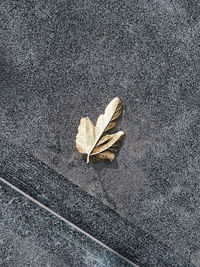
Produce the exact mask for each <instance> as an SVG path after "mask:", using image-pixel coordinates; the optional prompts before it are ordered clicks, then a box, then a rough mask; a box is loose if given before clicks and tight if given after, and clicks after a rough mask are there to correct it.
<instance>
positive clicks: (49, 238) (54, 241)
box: [0, 182, 132, 267]
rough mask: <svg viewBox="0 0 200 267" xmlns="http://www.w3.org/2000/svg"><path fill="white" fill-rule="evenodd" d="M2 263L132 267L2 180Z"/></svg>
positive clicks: (0, 225)
mask: <svg viewBox="0 0 200 267" xmlns="http://www.w3.org/2000/svg"><path fill="white" fill-rule="evenodd" d="M0 206H1V209H0V211H1V212H0V219H1V220H0V266H2V267H7V266H13V267H15V266H16V267H24V266H30V267H38V266H39V267H40V266H48V267H50V266H52V267H64V266H66V267H73V266H74V267H77V266H85V267H107V266H111V267H121V266H124V267H131V266H132V265H130V264H128V263H126V262H125V261H124V260H122V259H121V258H119V257H118V256H116V255H115V254H113V253H111V252H110V251H108V250H106V249H105V248H103V247H101V246H100V245H99V244H97V243H96V242H95V241H93V240H92V239H90V238H88V237H87V236H85V235H83V234H82V233H80V232H79V231H78V230H76V229H75V228H73V227H72V226H70V225H68V224H66V223H64V222H62V221H61V220H60V219H58V218H57V217H56V216H53V215H51V214H49V213H48V212H47V211H45V210H44V209H42V208H40V207H38V206H37V205H36V204H35V203H33V202H31V201H30V200H28V199H27V198H25V197H23V196H21V195H20V194H19V193H16V191H14V190H13V189H10V188H9V187H8V186H7V185H4V184H3V183H2V182H0Z"/></svg>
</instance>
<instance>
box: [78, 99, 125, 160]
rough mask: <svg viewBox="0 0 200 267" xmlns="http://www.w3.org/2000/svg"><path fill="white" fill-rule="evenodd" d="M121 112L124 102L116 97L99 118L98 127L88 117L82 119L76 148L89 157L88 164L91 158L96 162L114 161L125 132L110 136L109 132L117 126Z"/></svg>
mask: <svg viewBox="0 0 200 267" xmlns="http://www.w3.org/2000/svg"><path fill="white" fill-rule="evenodd" d="M121 111H122V102H121V100H120V99H119V98H118V97H115V98H114V99H113V100H112V101H111V102H110V103H109V104H108V106H107V107H106V109H105V112H104V114H102V115H100V116H99V117H98V119H97V123H96V126H94V125H93V123H92V122H91V120H90V119H89V118H88V117H86V118H82V119H81V121H80V125H79V127H78V134H77V136H76V147H77V149H78V151H79V152H80V153H82V154H85V155H87V163H88V162H89V159H90V158H91V159H92V160H93V161H94V162H99V161H102V160H106V159H108V160H110V161H112V160H113V159H114V157H115V155H114V153H113V152H115V151H116V150H117V148H118V146H119V144H120V142H121V140H122V139H123V137H124V132H123V131H119V132H117V133H114V134H108V132H109V131H111V130H113V129H114V128H115V126H116V125H117V119H118V117H119V116H120V114H121Z"/></svg>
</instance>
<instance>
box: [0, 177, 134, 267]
mask: <svg viewBox="0 0 200 267" xmlns="http://www.w3.org/2000/svg"><path fill="white" fill-rule="evenodd" d="M0 181H1V182H2V183H4V184H6V185H8V186H9V187H11V188H12V189H14V190H15V191H17V192H19V193H20V194H21V195H23V196H24V197H26V198H28V199H29V200H31V201H32V202H34V203H35V204H37V205H38V206H40V207H41V208H43V209H45V210H46V211H48V212H50V213H51V214H53V215H54V216H56V217H57V218H59V219H60V220H62V221H63V222H65V223H67V224H69V225H70V226H72V227H73V228H75V229H76V230H77V231H79V232H81V233H82V234H84V235H86V236H87V237H89V238H90V239H92V240H93V241H95V242H96V243H98V244H100V245H101V246H102V247H104V248H106V249H107V250H109V251H110V252H112V253H113V254H115V255H117V256H118V257H120V258H121V259H123V260H124V261H126V262H128V263H129V264H131V265H133V266H134V267H139V266H138V265H136V264H135V263H133V262H132V261H130V260H129V259H127V258H125V257H124V256H122V255H121V254H119V253H118V252H116V251H115V250H113V249H112V248H110V247H108V246H107V245H105V244H104V243H102V242H101V241H99V240H98V239H96V238H95V237H93V236H92V235H90V234H88V233H87V232H85V231H84V230H82V229H81V228H79V227H78V226H76V225H75V224H73V223H72V222H70V221H68V220H67V219H65V218H64V217H62V216H61V215H59V214H58V213H56V212H55V211H53V210H51V209H50V208H48V207H47V206H45V205H43V204H42V203H41V202H39V201H37V200H36V199H34V198H33V197H31V196H29V195H28V194H26V193H25V192H24V191H22V190H20V189H19V188H18V187H16V186H14V185H13V184H11V183H9V182H8V181H6V180H5V179H3V178H2V177H0Z"/></svg>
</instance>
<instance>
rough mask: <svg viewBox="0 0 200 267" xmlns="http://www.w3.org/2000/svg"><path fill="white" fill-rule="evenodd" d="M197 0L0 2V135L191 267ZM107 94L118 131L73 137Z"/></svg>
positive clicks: (198, 191) (196, 229)
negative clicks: (116, 136) (80, 149)
mask: <svg viewBox="0 0 200 267" xmlns="http://www.w3.org/2000/svg"><path fill="white" fill-rule="evenodd" d="M199 5H200V4H199V1H197V0H193V1H187V0H182V1H181V0H180V1H179V0H178V1H174V0H172V1H170V0H162V1H157V0H153V1H151V2H149V1H147V0H141V1H136V0H135V1H97V0H94V1H89V0H88V1H87V0H86V1H69V0H67V1H61V0H60V1H59V0H53V1H30V2H26V1H23V0H20V1H11V0H7V1H1V2H0V17H1V27H0V60H1V64H0V66H1V67H0V68H1V70H0V76H1V90H0V101H1V106H0V116H1V117H0V134H1V135H2V136H4V137H6V138H7V139H8V140H10V141H12V142H14V143H16V144H18V145H20V146H23V147H24V148H25V149H27V150H28V151H31V152H32V153H33V154H34V155H35V156H37V157H38V158H39V159H40V160H42V161H43V162H45V163H47V164H48V165H49V166H51V167H52V168H54V169H55V170H56V171H58V172H59V173H61V174H63V175H64V176H65V177H66V178H68V179H70V180H71V181H72V182H73V183H75V184H77V185H79V186H80V187H81V188H83V189H84V190H85V191H87V192H89V193H90V194H91V195H93V196H95V197H96V198H98V199H100V200H101V201H103V202H104V203H106V204H107V205H109V206H110V207H112V208H113V209H114V210H115V211H117V212H118V213H119V214H121V215H123V216H124V217H125V218H127V219H128V220H129V221H132V222H134V223H136V224H138V226H140V227H142V228H143V229H145V231H147V232H149V233H151V234H153V235H154V236H155V237H156V238H158V239H159V240H161V241H162V242H163V243H164V244H166V245H169V246H170V247H171V248H173V249H174V250H175V251H177V252H179V253H181V254H182V255H184V256H186V257H187V258H188V259H189V258H191V260H192V261H193V262H194V263H195V264H196V265H197V266H198V264H199V263H198V261H199V260H198V258H199V256H198V255H199V251H200V237H199V233H200V225H199V216H200V208H199V207H200V197H199V196H200V188H199V186H200V182H199V177H200V171H199V161H200V156H199V153H198V150H199V141H200V140H199V136H200V131H199V130H200V129H199V125H200V124H199V108H200V90H199V78H200V77H199V71H200V50H199V37H200V23H199V15H200V6H199ZM115 96H119V97H121V99H122V101H123V106H124V111H123V115H122V120H121V123H120V125H119V127H118V128H119V129H123V130H124V131H125V132H126V139H125V141H124V144H123V146H122V148H121V150H120V152H119V153H118V155H117V158H116V160H115V161H114V162H113V163H112V164H107V163H105V164H101V165H98V166H94V165H92V164H90V165H87V164H85V162H84V161H83V159H82V158H81V157H80V156H79V154H78V153H77V151H76V149H75V145H74V141H75V136H76V132H77V126H78V124H79V120H80V118H81V116H85V115H88V116H89V117H90V118H91V119H92V120H93V121H95V120H96V118H97V117H98V115H99V114H101V113H102V111H103V109H104V107H105V106H106V105H107V103H108V102H109V101H110V100H111V99H112V98H113V97H115Z"/></svg>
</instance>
